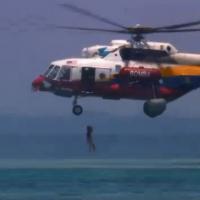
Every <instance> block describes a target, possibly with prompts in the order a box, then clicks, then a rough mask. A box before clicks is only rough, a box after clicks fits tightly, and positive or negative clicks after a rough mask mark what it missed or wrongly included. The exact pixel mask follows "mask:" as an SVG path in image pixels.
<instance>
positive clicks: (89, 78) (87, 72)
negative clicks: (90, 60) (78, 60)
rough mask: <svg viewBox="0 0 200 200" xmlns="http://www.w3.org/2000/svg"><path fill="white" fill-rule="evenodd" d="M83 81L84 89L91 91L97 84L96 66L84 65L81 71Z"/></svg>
mask: <svg viewBox="0 0 200 200" xmlns="http://www.w3.org/2000/svg"><path fill="white" fill-rule="evenodd" d="M81 82H82V85H83V88H84V90H86V91H91V90H92V88H93V86H94V84H95V68H93V67H83V68H82V73H81Z"/></svg>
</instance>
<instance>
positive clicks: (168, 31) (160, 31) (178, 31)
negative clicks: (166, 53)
mask: <svg viewBox="0 0 200 200" xmlns="http://www.w3.org/2000/svg"><path fill="white" fill-rule="evenodd" d="M198 31H200V28H190V29H178V30H173V29H172V30H159V31H156V32H154V33H187V32H198Z"/></svg>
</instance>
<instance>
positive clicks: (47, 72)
mask: <svg viewBox="0 0 200 200" xmlns="http://www.w3.org/2000/svg"><path fill="white" fill-rule="evenodd" d="M53 67H54V65H50V67H49V68H48V69H47V71H46V72H45V73H44V76H47V75H48V74H49V72H50V71H51V70H52V68H53Z"/></svg>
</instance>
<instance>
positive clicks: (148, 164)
mask: <svg viewBox="0 0 200 200" xmlns="http://www.w3.org/2000/svg"><path fill="white" fill-rule="evenodd" d="M0 199H2V200H27V199H29V200H121V199H124V200H133V199H134V200H160V199H162V200H188V199H190V200H199V199H200V159H181V160H177V159H168V160H164V159H151V160H149V159H137V160H136V159H95V158H90V159H65V160H37V159H34V160H33V159H32V160H14V159H9V160H0Z"/></svg>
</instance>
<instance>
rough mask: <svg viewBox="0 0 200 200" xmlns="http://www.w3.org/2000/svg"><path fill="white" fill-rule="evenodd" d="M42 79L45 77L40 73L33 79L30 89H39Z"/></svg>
mask: <svg viewBox="0 0 200 200" xmlns="http://www.w3.org/2000/svg"><path fill="white" fill-rule="evenodd" d="M44 79H45V78H44V77H43V76H42V75H40V76H38V77H37V78H36V79H34V80H33V82H32V90H33V91H38V90H40V89H41V87H42V85H43V82H44Z"/></svg>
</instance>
